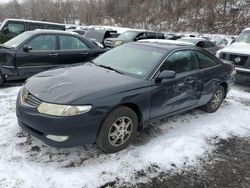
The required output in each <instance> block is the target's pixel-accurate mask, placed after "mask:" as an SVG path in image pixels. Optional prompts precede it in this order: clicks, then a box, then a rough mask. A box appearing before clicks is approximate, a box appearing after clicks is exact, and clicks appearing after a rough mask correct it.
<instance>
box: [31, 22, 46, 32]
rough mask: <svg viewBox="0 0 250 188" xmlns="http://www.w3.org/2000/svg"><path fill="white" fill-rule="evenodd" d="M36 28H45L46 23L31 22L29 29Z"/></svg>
mask: <svg viewBox="0 0 250 188" xmlns="http://www.w3.org/2000/svg"><path fill="white" fill-rule="evenodd" d="M36 29H44V25H42V24H37V23H29V30H30V31H33V30H36Z"/></svg>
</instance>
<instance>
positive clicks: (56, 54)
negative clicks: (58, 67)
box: [49, 53, 58, 56]
mask: <svg viewBox="0 0 250 188" xmlns="http://www.w3.org/2000/svg"><path fill="white" fill-rule="evenodd" d="M49 56H58V53H51V54H49Z"/></svg>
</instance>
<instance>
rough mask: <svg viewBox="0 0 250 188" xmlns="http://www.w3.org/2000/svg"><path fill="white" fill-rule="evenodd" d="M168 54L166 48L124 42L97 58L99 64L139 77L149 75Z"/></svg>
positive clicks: (96, 61)
mask: <svg viewBox="0 0 250 188" xmlns="http://www.w3.org/2000/svg"><path fill="white" fill-rule="evenodd" d="M165 54H166V50H165V49H159V48H154V47H148V46H142V45H136V44H124V45H122V46H119V47H117V48H114V49H112V50H110V51H108V52H106V53H104V54H103V55H101V56H99V57H98V58H96V59H95V60H94V61H93V62H94V63H95V64H96V65H97V66H103V67H104V66H105V67H110V68H112V69H113V70H116V71H117V72H120V73H123V74H126V75H130V76H133V77H137V78H142V77H145V76H147V75H148V74H149V73H150V72H151V71H152V69H153V67H154V66H155V65H156V64H157V63H159V62H160V60H161V59H162V58H163V57H164V55H165Z"/></svg>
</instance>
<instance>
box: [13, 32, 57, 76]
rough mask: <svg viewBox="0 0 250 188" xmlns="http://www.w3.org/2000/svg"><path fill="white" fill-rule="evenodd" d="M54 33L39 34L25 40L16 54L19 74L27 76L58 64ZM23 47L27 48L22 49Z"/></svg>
mask: <svg viewBox="0 0 250 188" xmlns="http://www.w3.org/2000/svg"><path fill="white" fill-rule="evenodd" d="M56 44H57V42H56V35H55V34H39V35H37V36H35V37H34V38H32V39H31V40H29V41H27V42H26V43H25V44H24V45H23V46H22V47H20V48H19V50H18V51H17V54H16V67H17V69H18V73H19V75H21V76H23V77H25V78H27V77H30V76H32V75H34V74H36V73H39V72H42V71H44V70H47V69H50V68H53V67H56V66H58V50H57V45H56ZM24 47H26V48H29V50H24Z"/></svg>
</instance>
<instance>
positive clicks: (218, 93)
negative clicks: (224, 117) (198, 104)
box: [203, 85, 225, 113]
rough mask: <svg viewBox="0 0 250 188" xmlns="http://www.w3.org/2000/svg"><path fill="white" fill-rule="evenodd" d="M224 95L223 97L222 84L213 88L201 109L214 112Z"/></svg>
mask: <svg viewBox="0 0 250 188" xmlns="http://www.w3.org/2000/svg"><path fill="white" fill-rule="evenodd" d="M224 97H225V89H224V87H223V86H221V85H220V86H218V87H217V89H216V90H215V92H214V94H213V96H212V98H211V99H210V101H209V102H208V103H207V104H206V105H205V106H203V110H204V111H205V112H208V113H214V112H216V111H217V110H218V109H219V108H220V106H221V104H222V102H223V99H224Z"/></svg>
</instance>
